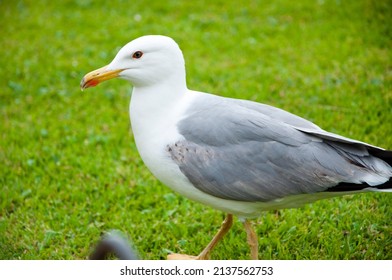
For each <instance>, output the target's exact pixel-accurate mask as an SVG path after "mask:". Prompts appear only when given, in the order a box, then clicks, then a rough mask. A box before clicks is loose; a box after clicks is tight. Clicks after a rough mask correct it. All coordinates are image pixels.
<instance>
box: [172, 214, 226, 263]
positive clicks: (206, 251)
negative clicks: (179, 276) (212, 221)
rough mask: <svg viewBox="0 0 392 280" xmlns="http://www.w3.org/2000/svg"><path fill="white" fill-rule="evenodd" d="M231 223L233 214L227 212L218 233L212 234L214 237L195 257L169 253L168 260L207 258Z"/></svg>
mask: <svg viewBox="0 0 392 280" xmlns="http://www.w3.org/2000/svg"><path fill="white" fill-rule="evenodd" d="M232 225H233V215H232V214H227V216H226V218H225V220H224V221H223V223H222V226H221V228H220V229H219V231H218V233H217V234H216V235H215V236H214V238H213V239H212V240H211V241H210V243H208V245H207V247H205V248H204V250H203V251H202V252H201V253H200V254H199V255H198V256H197V257H196V256H189V255H182V254H170V255H169V256H167V259H168V260H208V259H209V257H210V252H211V251H212V249H214V247H215V246H216V244H218V242H219V240H221V239H222V238H223V236H224V235H225V234H226V233H227V232H228V231H229V229H230V228H231V226H232Z"/></svg>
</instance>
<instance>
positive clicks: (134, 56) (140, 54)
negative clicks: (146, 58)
mask: <svg viewBox="0 0 392 280" xmlns="http://www.w3.org/2000/svg"><path fill="white" fill-rule="evenodd" d="M142 56H143V52H141V51H137V52H134V53H133V55H132V58H136V59H139V58H141V57H142Z"/></svg>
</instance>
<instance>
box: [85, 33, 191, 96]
mask: <svg viewBox="0 0 392 280" xmlns="http://www.w3.org/2000/svg"><path fill="white" fill-rule="evenodd" d="M116 77H119V78H122V79H125V80H128V81H130V82H131V83H132V85H133V86H134V87H143V86H151V85H155V84H159V83H164V82H167V81H172V80H173V79H174V80H177V82H178V81H181V80H184V81H185V63H184V57H183V55H182V52H181V50H180V48H179V46H178V45H177V43H176V42H175V41H174V40H173V39H171V38H169V37H166V36H161V35H148V36H143V37H139V38H137V39H135V40H133V41H131V42H129V43H128V44H126V45H125V46H124V47H122V48H121V49H120V51H119V52H118V53H117V55H116V56H115V58H114V59H113V61H112V62H110V63H109V64H108V65H106V66H104V67H101V68H99V69H97V70H94V71H91V72H90V73H88V74H86V75H85V76H84V77H83V79H82V81H81V83H80V87H81V89H82V90H83V89H85V88H89V87H94V86H96V85H98V84H99V83H101V82H103V81H107V80H110V79H113V78H116Z"/></svg>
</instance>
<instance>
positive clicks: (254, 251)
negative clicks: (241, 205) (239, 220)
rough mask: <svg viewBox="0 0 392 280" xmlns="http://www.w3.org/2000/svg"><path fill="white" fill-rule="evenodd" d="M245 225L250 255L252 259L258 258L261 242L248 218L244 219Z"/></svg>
mask: <svg viewBox="0 0 392 280" xmlns="http://www.w3.org/2000/svg"><path fill="white" fill-rule="evenodd" d="M244 227H245V231H246V240H247V241H248V244H249V247H250V257H251V259H252V260H257V259H258V257H259V242H258V240H257V235H256V233H255V231H254V230H253V228H252V225H251V223H250V222H249V221H248V220H245V221H244Z"/></svg>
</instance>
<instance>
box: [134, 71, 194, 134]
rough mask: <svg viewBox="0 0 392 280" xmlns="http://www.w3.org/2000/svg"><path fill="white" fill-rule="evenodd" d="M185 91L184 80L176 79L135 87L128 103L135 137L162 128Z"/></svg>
mask: <svg viewBox="0 0 392 280" xmlns="http://www.w3.org/2000/svg"><path fill="white" fill-rule="evenodd" d="M184 80H185V79H184ZM187 91H188V90H187V88H186V84H185V81H184V82H181V81H178V80H177V81H175V82H170V81H167V82H164V83H159V84H156V85H152V86H144V87H135V88H134V89H133V91H132V97H131V104H130V117H131V124H132V130H133V132H134V136H135V138H137V137H138V136H139V135H140V136H142V135H144V136H145V137H146V136H148V135H146V134H150V133H151V134H153V133H157V130H162V129H164V128H165V126H167V125H168V122H170V121H171V120H170V119H171V118H170V117H169V116H170V115H173V113H174V112H175V111H176V107H178V106H176V105H177V104H178V103H179V102H181V99H182V97H183V96H185V95H186V93H187ZM151 136H152V135H151ZM155 137H156V136H155ZM137 140H138V139H136V141H137Z"/></svg>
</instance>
